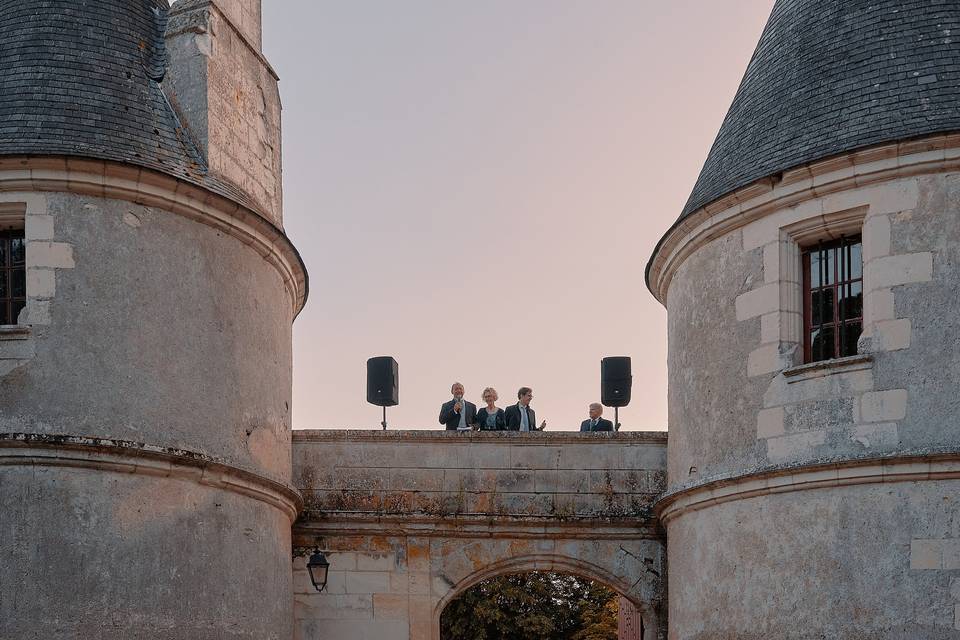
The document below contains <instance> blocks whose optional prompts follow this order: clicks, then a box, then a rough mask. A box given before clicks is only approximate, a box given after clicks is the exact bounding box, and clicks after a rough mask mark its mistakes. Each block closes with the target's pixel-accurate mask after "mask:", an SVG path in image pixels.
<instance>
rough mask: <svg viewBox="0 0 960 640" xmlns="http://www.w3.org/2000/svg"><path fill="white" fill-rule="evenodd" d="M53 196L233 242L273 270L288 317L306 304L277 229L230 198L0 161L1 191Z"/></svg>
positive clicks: (298, 268) (35, 159)
mask: <svg viewBox="0 0 960 640" xmlns="http://www.w3.org/2000/svg"><path fill="white" fill-rule="evenodd" d="M35 191H47V192H50V191H56V192H63V193H75V194H79V195H88V196H96V197H98V198H112V199H116V200H124V201H127V202H132V203H134V204H139V205H144V206H148V207H157V208H160V209H164V210H166V211H170V212H172V213H175V214H178V215H181V216H183V217H185V218H189V219H191V220H195V221H196V222H199V223H201V224H205V225H207V226H209V227H212V228H214V229H217V230H219V231H222V232H223V233H226V234H228V235H231V236H233V237H234V238H237V239H238V240H240V241H241V242H243V243H244V244H246V245H249V246H250V248H251V249H253V250H254V251H255V252H257V253H258V254H259V255H260V256H261V257H262V258H263V259H264V260H266V261H267V262H268V263H270V264H271V265H273V267H274V268H275V269H276V270H277V272H278V273H279V274H280V278H281V279H282V280H283V283H284V287H285V288H286V290H287V292H288V294H289V296H290V305H291V309H292V310H293V315H294V316H296V315H297V314H298V313H299V312H300V310H301V309H302V308H303V305H304V304H305V303H306V299H307V294H308V289H309V281H308V278H307V270H306V267H305V266H304V264H303V260H302V259H301V258H300V254H299V253H298V252H297V250H296V248H295V247H294V246H293V243H292V242H290V239H289V238H287V235H286V234H285V233H284V232H283V230H282V229H280V228H279V227H277V226H275V225H274V224H273V223H271V222H269V221H268V220H267V219H266V218H264V217H263V216H261V215H259V214H257V213H255V212H254V211H253V210H251V209H248V208H246V207H244V206H242V205H240V204H238V203H236V202H234V201H233V200H230V199H229V198H226V197H224V196H221V195H219V194H217V193H214V192H212V191H209V190H207V189H204V188H203V187H199V186H197V185H195V184H192V183H189V182H186V181H183V180H178V179H176V178H173V177H171V176H169V175H166V174H164V173H160V172H158V171H153V170H151V169H147V168H143V167H138V166H134V165H128V164H122V163H117V162H108V161H103V160H92V159H85V158H72V157H56V156H42V157H41V156H22V157H3V158H0V192H35Z"/></svg>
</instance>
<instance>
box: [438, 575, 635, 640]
mask: <svg viewBox="0 0 960 640" xmlns="http://www.w3.org/2000/svg"><path fill="white" fill-rule="evenodd" d="M440 628H441V638H443V640H616V638H617V594H616V592H615V591H611V590H610V589H607V588H606V587H604V586H603V585H601V584H599V583H596V582H594V581H592V580H585V579H583V578H579V577H577V576H573V575H568V574H563V573H548V572H533V573H519V574H511V575H505V576H498V577H496V578H490V579H488V580H484V581H483V582H480V583H478V584H476V585H474V586H473V587H471V588H470V589H468V590H466V591H465V592H463V593H462V594H461V595H460V596H459V597H458V598H457V599H456V600H454V601H452V602H451V603H450V604H448V605H447V607H446V608H445V609H444V610H443V614H442V615H441V618H440Z"/></svg>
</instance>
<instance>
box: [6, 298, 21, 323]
mask: <svg viewBox="0 0 960 640" xmlns="http://www.w3.org/2000/svg"><path fill="white" fill-rule="evenodd" d="M25 305H26V303H25V302H24V301H23V300H19V301H16V302H14V303H13V305H12V306H13V313H11V314H10V322H8V323H7V324H17V316H19V315H20V310H21V309H23V307H24V306H25Z"/></svg>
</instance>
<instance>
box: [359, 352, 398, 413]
mask: <svg viewBox="0 0 960 640" xmlns="http://www.w3.org/2000/svg"><path fill="white" fill-rule="evenodd" d="M367 402H369V403H370V404H375V405H377V406H380V407H393V406H396V405H398V404H400V369H399V368H398V365H397V361H396V360H394V359H393V358H392V357H390V356H378V357H376V358H370V359H369V360H367Z"/></svg>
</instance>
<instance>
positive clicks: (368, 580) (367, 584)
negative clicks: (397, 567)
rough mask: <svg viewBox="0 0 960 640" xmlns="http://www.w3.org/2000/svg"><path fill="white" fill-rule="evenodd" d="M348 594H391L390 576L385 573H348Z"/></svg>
mask: <svg viewBox="0 0 960 640" xmlns="http://www.w3.org/2000/svg"><path fill="white" fill-rule="evenodd" d="M346 587H347V593H348V594H364V593H389V592H390V575H389V574H388V573H386V572H385V571H348V572H347V574H346Z"/></svg>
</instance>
